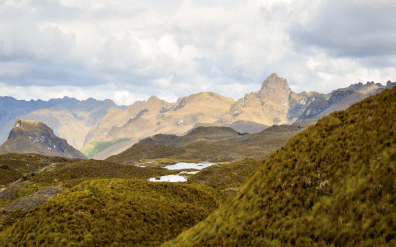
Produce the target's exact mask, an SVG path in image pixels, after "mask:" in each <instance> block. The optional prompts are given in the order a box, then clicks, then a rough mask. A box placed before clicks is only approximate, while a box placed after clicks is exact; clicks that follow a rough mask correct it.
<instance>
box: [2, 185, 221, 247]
mask: <svg viewBox="0 0 396 247" xmlns="http://www.w3.org/2000/svg"><path fill="white" fill-rule="evenodd" d="M223 201H224V195H223V194H221V193H219V192H217V191H215V190H213V189H211V188H209V187H206V186H199V185H187V184H184V185H183V184H175V183H152V182H148V181H144V180H136V179H97V180H90V181H85V182H82V183H80V184H79V185H77V186H75V187H73V188H72V189H70V190H67V191H65V192H63V193H61V194H59V195H57V196H55V197H54V198H52V199H50V200H49V201H48V202H47V203H45V204H43V205H42V206H40V207H37V208H35V209H33V210H32V211H30V212H29V213H28V214H27V215H26V216H25V217H24V218H23V219H21V220H20V221H18V222H17V223H15V224H14V225H13V226H12V227H10V228H7V229H6V230H5V231H3V232H1V233H0V246H158V245H160V244H161V243H163V242H164V241H166V240H168V239H172V238H174V237H176V236H177V235H178V234H179V233H180V232H182V231H183V230H186V229H188V228H189V227H191V226H193V225H194V224H196V223H198V222H199V221H201V220H203V219H205V218H206V217H207V216H208V215H209V213H210V212H212V211H213V210H214V209H216V208H217V207H218V206H219V205H220V203H221V202H223Z"/></svg>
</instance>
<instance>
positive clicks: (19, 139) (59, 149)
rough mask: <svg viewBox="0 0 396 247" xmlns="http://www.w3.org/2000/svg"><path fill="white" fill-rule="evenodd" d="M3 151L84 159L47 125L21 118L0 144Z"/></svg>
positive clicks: (0, 152)
mask: <svg viewBox="0 0 396 247" xmlns="http://www.w3.org/2000/svg"><path fill="white" fill-rule="evenodd" d="M4 153H38V154H43V155H47V156H62V157H67V158H80V159H86V157H85V156H84V155H83V154H82V153H81V152H80V151H78V150H76V149H74V148H73V147H72V146H70V145H69V144H68V143H67V141H66V140H65V139H61V138H59V137H57V136H55V134H54V132H53V131H52V129H51V128H49V127H48V126H47V125H45V124H43V123H41V122H36V121H33V120H22V119H18V120H17V121H16V122H15V124H14V127H13V129H12V130H11V132H10V134H9V136H8V140H7V141H6V142H5V143H3V145H1V146H0V154H4Z"/></svg>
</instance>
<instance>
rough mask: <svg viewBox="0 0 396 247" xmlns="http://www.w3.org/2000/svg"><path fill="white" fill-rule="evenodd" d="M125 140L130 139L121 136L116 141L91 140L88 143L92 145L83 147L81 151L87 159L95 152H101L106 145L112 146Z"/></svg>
mask: <svg viewBox="0 0 396 247" xmlns="http://www.w3.org/2000/svg"><path fill="white" fill-rule="evenodd" d="M125 141H130V139H128V138H121V139H118V140H117V141H114V142H112V141H107V142H99V141H91V142H90V143H89V144H90V145H92V146H93V147H91V148H87V149H85V150H84V151H83V152H82V153H83V154H84V155H85V156H87V158H88V159H90V158H92V157H93V156H95V155H96V154H98V153H100V152H102V151H103V150H105V149H106V148H108V147H111V146H113V145H114V144H117V143H119V142H125Z"/></svg>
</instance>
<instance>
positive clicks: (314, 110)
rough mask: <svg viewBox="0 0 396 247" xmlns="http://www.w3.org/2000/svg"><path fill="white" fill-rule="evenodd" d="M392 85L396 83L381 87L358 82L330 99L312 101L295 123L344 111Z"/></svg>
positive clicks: (378, 84)
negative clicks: (336, 111)
mask: <svg viewBox="0 0 396 247" xmlns="http://www.w3.org/2000/svg"><path fill="white" fill-rule="evenodd" d="M394 85H396V82H394V83H392V82H391V81H388V82H387V84H386V86H383V85H382V84H381V83H374V82H373V81H372V82H367V83H366V84H363V83H361V82H359V83H357V84H352V85H350V86H348V87H346V88H340V89H337V90H334V91H333V92H331V93H330V94H329V95H330V97H329V98H328V99H326V98H322V99H320V100H315V101H313V102H312V103H311V104H310V105H309V106H308V107H307V108H306V109H305V110H304V112H303V113H302V114H301V115H300V117H299V118H298V119H297V121H301V120H306V119H314V118H320V117H324V116H326V115H328V114H330V113H331V112H333V111H335V110H338V111H340V110H345V109H346V108H348V107H349V106H350V105H352V104H353V103H356V102H358V101H360V100H363V99H364V98H366V97H368V96H371V95H374V94H377V93H379V92H381V91H382V90H384V89H385V88H392V87H393V86H394ZM328 109H330V110H328ZM326 110H327V111H326ZM324 112H325V113H324Z"/></svg>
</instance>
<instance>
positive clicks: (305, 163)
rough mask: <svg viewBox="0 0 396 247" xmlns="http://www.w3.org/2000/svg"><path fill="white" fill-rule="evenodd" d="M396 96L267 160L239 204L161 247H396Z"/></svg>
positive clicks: (312, 130)
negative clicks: (383, 246) (325, 246)
mask: <svg viewBox="0 0 396 247" xmlns="http://www.w3.org/2000/svg"><path fill="white" fill-rule="evenodd" d="M395 172H396V88H393V89H391V90H385V91H383V92H381V93H379V94H378V95H376V96H372V97H369V98H367V99H365V100H364V101H362V102H359V103H356V104H354V105H352V106H351V107H350V108H348V109H347V110H346V111H342V112H335V113H333V114H331V115H329V116H327V117H325V118H323V119H321V120H319V121H318V123H317V124H316V125H315V126H311V127H309V128H308V129H306V130H304V131H302V132H301V133H299V134H298V135H296V136H294V137H293V138H291V139H290V140H289V141H288V142H287V143H286V145H285V146H284V147H283V148H282V149H280V150H278V151H277V152H275V153H273V154H272V155H271V156H269V157H268V158H267V159H266V160H265V161H264V163H263V164H262V165H261V166H260V167H259V168H258V170H256V172H255V173H254V175H253V176H252V177H250V178H249V179H248V180H247V182H246V183H245V184H244V185H243V186H242V187H241V189H240V190H239V191H238V193H236V194H235V197H234V199H233V200H231V201H230V202H229V203H227V204H225V205H223V206H222V207H221V208H219V209H218V210H217V211H216V212H214V213H212V214H211V215H210V216H209V217H208V218H207V219H206V220H204V221H203V222H200V223H199V224H198V225H196V226H195V227H194V228H192V229H190V230H188V231H185V232H183V233H182V234H181V235H180V236H179V237H178V238H177V239H176V240H173V241H170V242H167V243H165V244H164V245H163V246H324V245H330V246H382V245H389V246H395V245H396V239H395V238H396V210H395V201H396V194H395V192H396V191H395V189H396V185H395V184H396V180H395V179H396V176H395V175H396V174H395Z"/></svg>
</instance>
